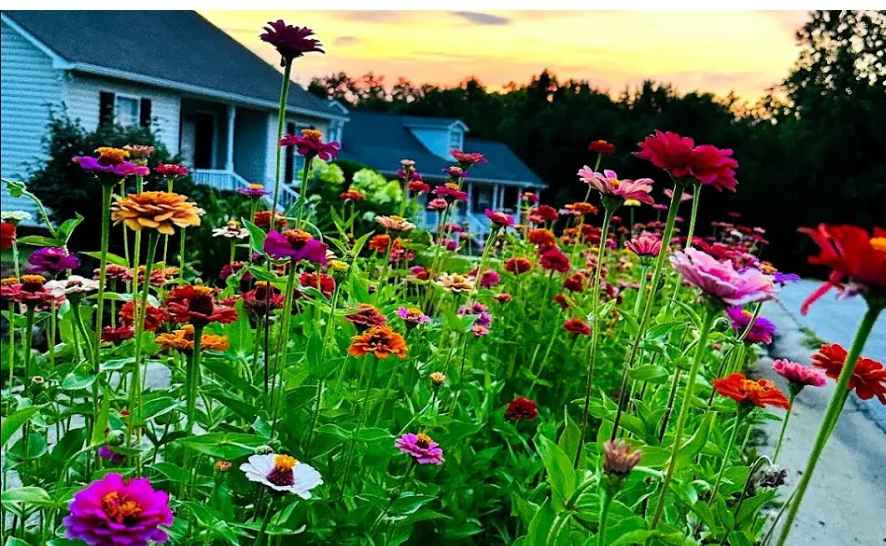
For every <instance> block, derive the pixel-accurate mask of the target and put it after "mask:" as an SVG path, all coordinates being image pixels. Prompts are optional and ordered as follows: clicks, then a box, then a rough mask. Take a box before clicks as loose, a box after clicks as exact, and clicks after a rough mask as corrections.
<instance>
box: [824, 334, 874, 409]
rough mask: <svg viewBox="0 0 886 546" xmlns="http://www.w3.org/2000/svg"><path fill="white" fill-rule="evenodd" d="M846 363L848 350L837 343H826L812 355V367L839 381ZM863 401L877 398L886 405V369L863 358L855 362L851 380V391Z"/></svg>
mask: <svg viewBox="0 0 886 546" xmlns="http://www.w3.org/2000/svg"><path fill="white" fill-rule="evenodd" d="M845 362H846V349H844V348H843V347H842V346H840V345H839V344H837V343H825V344H823V345H822V346H821V348H820V349H819V350H818V352H817V353H815V354H814V355H812V365H813V366H815V367H817V368H822V369H824V371H825V374H827V376H828V377H830V378H832V379H837V378H838V377H840V372H841V371H843V364H844V363H845ZM853 389H855V394H857V395H858V397H859V398H861V399H862V400H870V399H871V398H873V397H875V396H876V397H877V399H878V400H880V403H881V404H886V368H884V367H883V364H881V363H880V362H877V361H876V360H874V359H872V358H866V357H863V356H860V357H858V360H856V361H855V370H853V372H852V377H850V378H849V390H850V391H851V390H853Z"/></svg>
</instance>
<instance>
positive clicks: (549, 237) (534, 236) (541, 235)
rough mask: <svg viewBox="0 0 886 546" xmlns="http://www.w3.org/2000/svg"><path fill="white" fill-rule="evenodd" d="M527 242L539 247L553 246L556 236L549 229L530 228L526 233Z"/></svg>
mask: <svg viewBox="0 0 886 546" xmlns="http://www.w3.org/2000/svg"><path fill="white" fill-rule="evenodd" d="M526 237H527V239H529V242H530V243H532V244H534V245H535V246H537V247H540V248H546V247H549V246H553V245H555V244H556V243H557V237H556V235H554V232H553V231H551V230H549V229H541V228H536V229H530V230H529V232H528V233H527V234H526Z"/></svg>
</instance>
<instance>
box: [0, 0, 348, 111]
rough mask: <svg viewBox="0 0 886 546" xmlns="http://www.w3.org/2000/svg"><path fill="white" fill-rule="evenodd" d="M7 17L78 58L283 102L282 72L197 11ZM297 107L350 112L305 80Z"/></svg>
mask: <svg viewBox="0 0 886 546" xmlns="http://www.w3.org/2000/svg"><path fill="white" fill-rule="evenodd" d="M3 14H4V15H5V16H7V17H9V18H10V19H12V21H13V22H15V23H16V24H18V25H20V26H21V27H22V28H23V29H24V30H26V31H27V32H28V33H30V34H31V35H32V36H33V37H34V38H36V39H37V40H39V41H40V42H41V43H42V44H43V45H45V46H47V47H48V48H49V49H51V50H52V51H54V52H55V53H57V54H58V55H59V56H60V57H62V58H63V59H65V60H66V61H69V62H71V63H75V64H78V63H79V64H88V65H94V66H98V67H102V68H107V69H111V70H115V71H124V72H127V73H132V74H138V75H140V76H146V77H149V78H157V79H163V80H169V81H171V82H175V83H180V84H185V85H187V86H196V87H199V88H204V89H208V90H214V91H218V92H222V93H226V94H234V95H241V96H244V97H249V98H252V99H257V100H259V101H265V102H271V103H272V104H276V103H277V102H278V101H279V94H280V72H278V71H277V70H276V69H275V68H274V67H273V66H271V65H269V64H268V63H266V62H265V61H264V60H262V59H261V58H259V57H258V56H257V55H255V54H254V53H252V52H251V51H249V49H247V48H246V47H245V46H243V45H241V44H240V43H239V42H237V41H236V40H234V39H233V38H231V37H230V36H228V35H227V34H226V33H225V32H223V31H222V30H221V29H219V28H218V27H216V26H215V25H213V24H212V23H210V22H209V21H207V20H206V19H204V18H203V17H201V16H200V15H198V14H197V13H195V12H193V11H4V12H3ZM256 32H257V33H258V32H259V29H256ZM268 47H270V46H268ZM289 106H290V107H293V108H300V109H305V110H311V111H313V112H317V113H320V114H323V115H334V116H341V115H342V114H341V112H340V111H339V110H336V109H333V108H332V107H331V106H330V105H329V103H327V102H326V101H323V100H321V99H319V98H317V97H315V96H313V95H311V94H310V93H308V92H307V91H305V90H304V89H302V88H301V87H300V86H298V85H292V86H290V92H289Z"/></svg>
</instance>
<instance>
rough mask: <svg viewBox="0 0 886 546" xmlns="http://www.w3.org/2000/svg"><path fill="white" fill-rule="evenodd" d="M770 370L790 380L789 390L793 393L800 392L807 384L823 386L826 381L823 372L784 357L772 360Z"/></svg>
mask: <svg viewBox="0 0 886 546" xmlns="http://www.w3.org/2000/svg"><path fill="white" fill-rule="evenodd" d="M772 370H773V371H774V372H775V373H777V374H778V375H780V376H782V377H784V378H785V379H787V380H788V381H790V383H791V391H792V392H794V393H797V392H800V390H801V389H803V387H805V386H807V385H811V386H813V387H823V386H824V384H825V383H826V382H827V378H826V377H825V375H824V373H823V372H821V371H819V370H816V369H815V368H810V367H809V366H804V365H802V364H800V363H799V362H792V361H790V360H787V359H784V358H779V359H778V360H776V361H775V362H773V363H772Z"/></svg>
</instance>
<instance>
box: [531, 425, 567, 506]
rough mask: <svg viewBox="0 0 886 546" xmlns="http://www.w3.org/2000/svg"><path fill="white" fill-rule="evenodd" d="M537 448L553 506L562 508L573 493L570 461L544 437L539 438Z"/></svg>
mask: <svg viewBox="0 0 886 546" xmlns="http://www.w3.org/2000/svg"><path fill="white" fill-rule="evenodd" d="M537 446H538V449H539V452H540V453H541V459H542V463H544V466H545V470H546V471H547V474H548V483H549V484H550V485H551V492H552V493H553V498H554V504H555V506H557V507H558V508H559V507H562V506H563V505H564V503H565V502H566V499H568V498H569V497H571V496H572V493H573V492H574V491H575V470H574V469H573V468H572V460H571V459H570V458H569V456H568V455H566V453H565V452H564V451H563V450H562V449H560V446H558V445H557V444H555V443H554V442H552V441H551V440H549V439H548V438H547V437H546V436H539V442H538V443H537Z"/></svg>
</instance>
